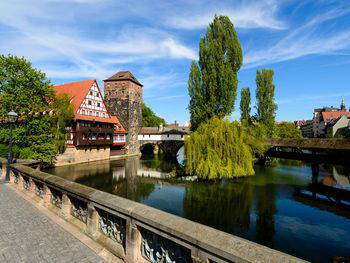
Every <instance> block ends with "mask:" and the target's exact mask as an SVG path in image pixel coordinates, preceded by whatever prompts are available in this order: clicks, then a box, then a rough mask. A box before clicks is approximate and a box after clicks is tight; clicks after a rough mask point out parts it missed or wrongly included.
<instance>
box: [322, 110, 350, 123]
mask: <svg viewBox="0 0 350 263" xmlns="http://www.w3.org/2000/svg"><path fill="white" fill-rule="evenodd" d="M342 115H346V116H347V117H348V118H350V112H346V111H324V112H322V118H323V120H324V122H329V121H330V120H333V119H337V118H339V117H341V116H342Z"/></svg>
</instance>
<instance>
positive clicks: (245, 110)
mask: <svg viewBox="0 0 350 263" xmlns="http://www.w3.org/2000/svg"><path fill="white" fill-rule="evenodd" d="M240 110H241V121H242V122H244V121H245V122H249V121H250V110H251V109H250V90H249V87H246V88H242V90H241V103H240Z"/></svg>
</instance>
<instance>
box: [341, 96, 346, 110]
mask: <svg viewBox="0 0 350 263" xmlns="http://www.w3.org/2000/svg"><path fill="white" fill-rule="evenodd" d="M340 110H341V111H346V106H345V102H344V98H342V99H341V104H340Z"/></svg>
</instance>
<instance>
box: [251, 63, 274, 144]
mask: <svg viewBox="0 0 350 263" xmlns="http://www.w3.org/2000/svg"><path fill="white" fill-rule="evenodd" d="M273 74H274V72H273V70H265V69H264V70H257V72H256V86H257V88H256V103H257V104H256V110H257V114H256V120H257V121H258V122H261V123H262V124H264V125H265V127H266V128H267V132H268V136H270V137H273V135H274V128H275V117H276V110H277V104H276V103H275V85H274V84H273Z"/></svg>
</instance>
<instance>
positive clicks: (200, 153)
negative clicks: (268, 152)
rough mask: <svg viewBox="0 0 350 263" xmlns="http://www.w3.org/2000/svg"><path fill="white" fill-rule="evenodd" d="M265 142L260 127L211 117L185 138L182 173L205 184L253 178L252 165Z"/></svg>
mask: <svg viewBox="0 0 350 263" xmlns="http://www.w3.org/2000/svg"><path fill="white" fill-rule="evenodd" d="M265 139H266V136H264V131H263V130H260V126H249V127H248V126H244V125H239V124H238V123H236V122H232V123H230V122H228V121H227V120H226V121H224V120H222V119H219V118H217V117H214V118H212V119H211V120H209V121H208V122H206V123H203V124H201V125H200V126H199V128H198V129H197V130H196V131H195V132H193V133H191V136H189V137H187V138H186V140H185V157H186V158H185V159H186V166H185V170H186V173H188V174H195V175H197V176H198V177H199V178H203V179H209V180H212V179H219V178H231V177H237V176H244V175H253V174H254V169H253V161H254V159H255V156H256V155H258V154H261V153H262V152H263V148H264V144H263V143H261V142H264V141H265Z"/></svg>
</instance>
